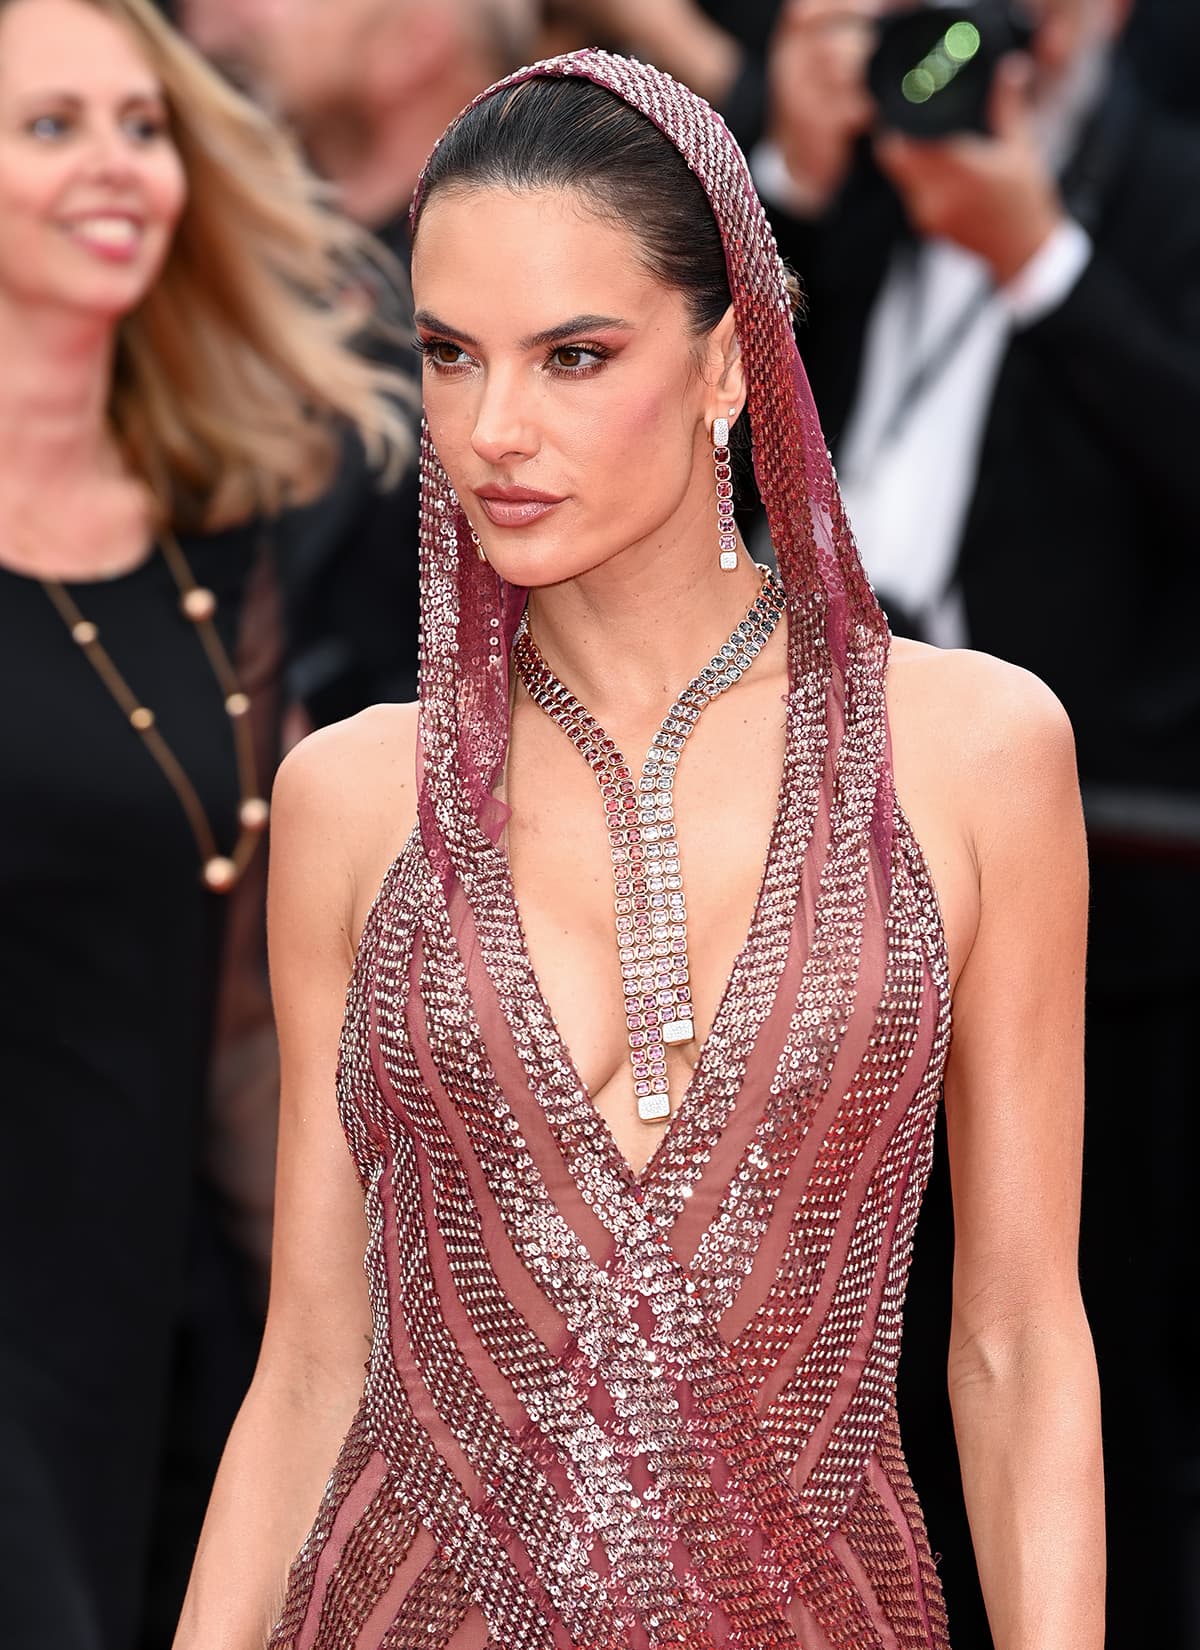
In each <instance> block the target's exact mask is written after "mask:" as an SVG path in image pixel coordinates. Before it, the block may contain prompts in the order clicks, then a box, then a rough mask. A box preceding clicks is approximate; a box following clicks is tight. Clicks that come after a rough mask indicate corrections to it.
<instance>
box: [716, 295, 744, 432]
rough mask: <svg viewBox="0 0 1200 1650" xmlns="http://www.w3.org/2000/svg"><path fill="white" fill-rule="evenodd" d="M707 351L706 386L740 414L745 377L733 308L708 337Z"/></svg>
mask: <svg viewBox="0 0 1200 1650" xmlns="http://www.w3.org/2000/svg"><path fill="white" fill-rule="evenodd" d="M708 347H709V356H708V367H709V373H708V378H709V382H710V383H711V384H712V386H713V389H714V391H715V392H716V395H717V397H718V399H720V400H721V401H723V402H725V404H726V406H728V407H735V408H736V409H737V410H738V411H739V412H740V411H741V409H742V406H743V405H744V404H745V400H746V373H745V369H744V367H743V365H742V346H741V345H740V343H739V342H738V335H737V327H736V326H735V324H734V318H733V305H732V304H730V306H729V308H728V309H727V310H726V311H725V313H724V315H722V317H721V319H720V320H719V321H718V322H717V324H716V326H715V327H714V328H713V329H712V331H711V332H710V333H709V335H708ZM724 410H725V409H724V408H722V412H724Z"/></svg>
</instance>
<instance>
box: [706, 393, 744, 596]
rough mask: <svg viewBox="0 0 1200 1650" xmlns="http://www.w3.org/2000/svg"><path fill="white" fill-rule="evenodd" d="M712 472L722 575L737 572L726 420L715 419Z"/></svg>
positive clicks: (731, 480)
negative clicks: (715, 494)
mask: <svg viewBox="0 0 1200 1650" xmlns="http://www.w3.org/2000/svg"><path fill="white" fill-rule="evenodd" d="M712 443H713V469H714V472H715V474H716V478H717V543H718V544H719V545H720V547H721V568H722V571H723V572H726V573H734V572H736V571H737V564H738V558H737V539H736V537H735V536H734V531H733V469H732V467H731V465H730V463H729V420H728V419H727V418H714V419H713V426H712Z"/></svg>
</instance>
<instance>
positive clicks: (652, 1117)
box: [513, 568, 785, 1123]
mask: <svg viewBox="0 0 1200 1650" xmlns="http://www.w3.org/2000/svg"><path fill="white" fill-rule="evenodd" d="M762 572H763V582H762V588H761V590H760V591H759V593H758V596H757V597H756V598H755V600H754V602H753V604H752V605H751V607H750V610H749V611H748V612H747V614H746V616H745V618H744V619H743V620H742V621H741V623H740V624H738V625H736V626H735V627H734V629H733V631H732V633H731V634H730V637H729V640H728V641H727V642H726V643H725V644H724V646H723V647H722V648H721V650H720V652H719V653H716V654H714V655H713V658H712V659H711V660H710V661H709V663H708V664H707V665H705V667H704V669H703V670H701V671H700V672H699V673H698V674H697V675H696V676H694V677H693V678H692V680H691V681H690V682H689V683H688V685H687V687H685V688H684V690H683V692H682V693H681V694H679V696H678V698H677V699H676V700H675V703H674V704H673V705H672V706H671V709H670V710H669V711H668V712H667V714H666V716H665V717H664V718H663V721H662V724H661V726H660V727H659V730H658V732H657V733H656V734H655V736H654V739H653V741H652V743H651V745H650V749H649V750H648V751H647V752H646V760H645V762H644V763H643V765H642V772H641V776H640V778H639V779H638V781H637V783H636V785H635V783H634V779H633V774H632V772H631V771H630V768H629V764H628V763H627V762H626V760H625V758H624V757H623V756H622V755H621V752H620V751H619V750H618V749H617V747H616V746H615V745H614V744H613V742H612V740H611V739H610V738H609V737H608V735H607V734H606V733H605V731H604V729H603V728H602V727H601V726H600V724H599V722H597V721H596V719H595V717H594V716H592V714H591V713H590V711H588V710H586V709H585V708H584V706H583V705H581V704H580V702H579V700H578V699H576V697H575V695H574V694H573V693H572V692H571V691H570V690H569V689H568V688H566V687H564V686H563V684H562V682H560V681H559V679H558V677H557V676H555V674H554V672H553V671H552V670H551V669H550V667H549V665H547V663H546V661H545V660H544V659H543V658H542V656H541V654H540V653H539V652H538V649H537V645H536V644H535V642H534V640H533V637H532V635H531V634H530V630H529V625H528V622H527V620H522V622H521V626H520V628H519V629H518V631H517V636H516V641H515V643H514V646H513V662H514V663H515V665H516V667H517V670H518V672H519V673H520V677H521V680H522V682H523V683H524V685H525V689H526V691H527V693H528V694H529V697H530V698H531V699H532V700H533V702H534V703H535V704H537V705H540V706H541V708H542V709H543V710H544V711H545V712H546V714H547V715H548V716H549V717H550V719H551V721H553V722H556V723H557V724H558V726H559V727H560V728H562V730H563V732H564V733H565V734H566V735H567V737H568V739H570V741H571V743H572V744H573V745H574V747H575V749H576V750H577V751H578V752H579V754H580V755H581V756H582V757H583V759H584V761H585V762H586V763H587V765H588V766H589V767H590V768H591V770H592V772H593V773H594V774H595V775H596V781H597V783H598V784H599V786H600V794H601V796H602V797H603V799H604V809H605V814H606V816H607V823H608V843H609V853H610V855H611V857H612V867H613V884H614V888H613V892H614V900H613V908H614V912H615V915H616V930H617V955H618V957H619V960H620V964H621V978H622V980H623V981H624V991H625V1024H626V1027H627V1029H628V1032H629V1060H630V1064H631V1066H632V1068H633V1092H634V1097H635V1099H636V1100H637V1111H638V1116H639V1117H640V1118H641V1120H642V1121H643V1122H644V1123H660V1122H663V1121H664V1120H665V1119H666V1118H667V1117H669V1116H670V1114H671V1101H670V1096H669V1092H668V1084H667V1048H668V1046H670V1045H674V1044H678V1043H690V1042H691V1041H692V1040H693V1039H694V1037H695V1035H696V1030H695V1015H694V1010H693V1007H692V987H691V975H690V972H689V966H688V949H687V906H686V903H685V900H684V894H683V874H682V872H681V870H680V866H679V843H678V841H677V840H676V836H675V809H674V802H673V796H674V785H675V770H676V768H677V766H678V764H679V759H680V757H681V755H682V754H683V747H684V745H685V744H686V743H687V741H688V738H689V736H690V735H691V732H692V729H693V728H694V727H695V726H696V723H697V722H698V721H699V720H700V713H701V711H702V710H703V709H704V707H705V705H707V704H708V703H709V702H710V701H711V700H713V699H716V698H717V697H718V696H719V695H720V694H722V693H724V692H725V691H726V690H727V689H728V688H731V687H732V686H733V684H734V683H735V682H736V681H737V680H738V679H739V678H740V677H741V676H743V675H744V674H745V673H746V671H748V670H749V668H750V666H751V664H752V663H753V662H754V660H755V658H756V657H757V655H758V654H759V653H760V652H761V651H762V649H763V647H764V646H765V644H766V642H767V639H768V638H769V637H770V635H771V633H772V631H773V630H774V629H775V626H776V625H777V624H778V623H779V616H780V614H781V613H782V612H783V610H784V604H785V597H784V593H783V586H782V585H781V584H780V582H779V580H778V579H777V578H776V576H775V574H774V573H772V572H771V571H770V570H769V569H768V568H763V569H762Z"/></svg>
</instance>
